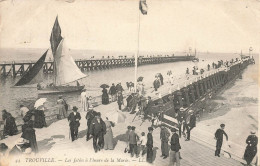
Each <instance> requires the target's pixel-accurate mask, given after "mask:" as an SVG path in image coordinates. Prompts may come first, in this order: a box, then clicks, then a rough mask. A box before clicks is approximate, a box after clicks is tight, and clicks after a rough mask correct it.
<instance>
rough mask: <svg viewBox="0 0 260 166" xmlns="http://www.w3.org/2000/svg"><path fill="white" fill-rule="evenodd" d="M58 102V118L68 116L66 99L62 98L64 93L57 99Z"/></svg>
mask: <svg viewBox="0 0 260 166" xmlns="http://www.w3.org/2000/svg"><path fill="white" fill-rule="evenodd" d="M57 104H58V112H59V114H58V116H59V117H58V119H63V118H66V117H67V110H66V107H65V104H66V102H65V100H64V99H63V98H62V95H59V99H58V100H57Z"/></svg>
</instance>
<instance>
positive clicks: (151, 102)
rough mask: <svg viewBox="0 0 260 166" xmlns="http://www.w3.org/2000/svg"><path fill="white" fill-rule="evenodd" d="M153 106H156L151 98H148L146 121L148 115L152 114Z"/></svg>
mask: <svg viewBox="0 0 260 166" xmlns="http://www.w3.org/2000/svg"><path fill="white" fill-rule="evenodd" d="M153 106H154V102H153V100H152V98H151V96H148V98H147V100H146V108H145V109H144V119H147V118H148V114H149V112H151V110H152V107H153Z"/></svg>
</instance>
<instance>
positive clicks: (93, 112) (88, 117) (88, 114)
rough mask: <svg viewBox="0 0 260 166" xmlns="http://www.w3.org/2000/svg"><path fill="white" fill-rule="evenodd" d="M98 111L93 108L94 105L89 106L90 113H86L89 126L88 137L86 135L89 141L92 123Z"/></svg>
mask: <svg viewBox="0 0 260 166" xmlns="http://www.w3.org/2000/svg"><path fill="white" fill-rule="evenodd" d="M96 114H97V112H96V111H94V110H93V106H92V105H91V106H89V111H88V113H87V114H86V119H87V126H88V130H87V137H86V140H87V141H88V140H89V139H90V138H89V136H90V133H91V132H90V125H91V122H92V120H93V119H94V118H95V116H96Z"/></svg>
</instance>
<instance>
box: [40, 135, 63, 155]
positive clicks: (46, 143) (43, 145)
mask: <svg viewBox="0 0 260 166" xmlns="http://www.w3.org/2000/svg"><path fill="white" fill-rule="evenodd" d="M64 138H65V136H64V135H53V136H51V138H48V139H44V140H42V141H38V142H37V144H38V148H39V150H40V151H41V152H48V151H49V150H50V149H51V148H52V146H53V145H54V144H55V143H56V142H52V141H53V140H55V139H64Z"/></svg>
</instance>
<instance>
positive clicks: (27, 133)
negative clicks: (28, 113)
mask: <svg viewBox="0 0 260 166" xmlns="http://www.w3.org/2000/svg"><path fill="white" fill-rule="evenodd" d="M22 132H23V133H22V136H21V137H22V138H24V139H26V140H29V144H30V148H31V149H32V151H33V152H34V153H37V152H38V145H37V141H36V135H35V130H34V129H33V121H31V120H30V121H29V122H27V123H26V124H24V125H23V126H22Z"/></svg>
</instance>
